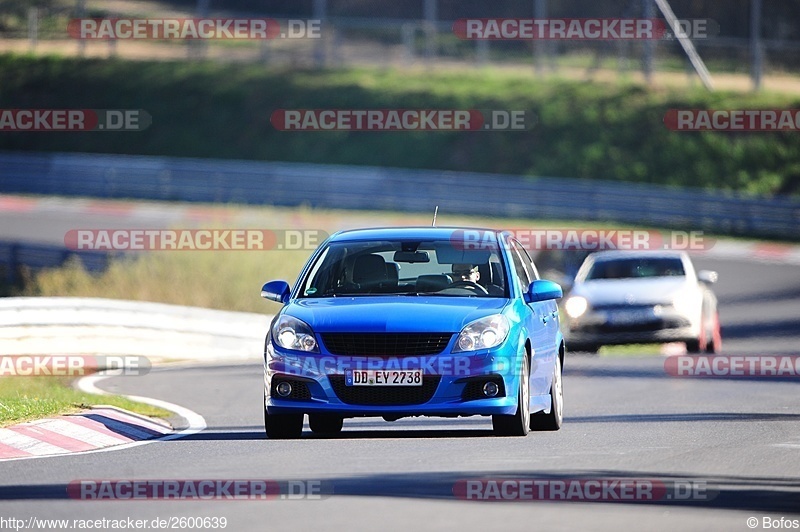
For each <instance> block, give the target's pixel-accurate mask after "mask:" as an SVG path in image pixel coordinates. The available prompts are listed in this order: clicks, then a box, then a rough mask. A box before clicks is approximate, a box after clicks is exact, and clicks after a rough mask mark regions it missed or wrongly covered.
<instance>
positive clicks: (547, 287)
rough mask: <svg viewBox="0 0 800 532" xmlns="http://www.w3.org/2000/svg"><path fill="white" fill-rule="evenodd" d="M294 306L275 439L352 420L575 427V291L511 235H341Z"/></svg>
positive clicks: (280, 331)
mask: <svg viewBox="0 0 800 532" xmlns="http://www.w3.org/2000/svg"><path fill="white" fill-rule="evenodd" d="M261 296H262V297H264V298H266V299H270V300H272V301H276V302H279V303H282V304H283V307H282V308H281V309H280V312H278V314H277V315H276V316H275V318H274V320H273V321H272V324H271V326H270V330H269V332H268V334H267V338H266V342H265V349H264V425H265V428H266V432H267V436H268V437H269V438H272V439H291V438H298V437H300V436H301V434H302V431H303V420H304V417H303V416H304V415H306V414H307V415H308V421H309V427H310V428H311V430H312V431H313V432H315V433H322V434H325V433H327V434H334V433H337V432H339V431H341V430H342V425H343V420H344V419H345V418H353V417H367V416H374V417H383V418H384V419H385V420H386V421H395V420H397V419H400V418H403V417H408V416H440V417H458V416H475V415H480V416H491V417H492V426H493V428H494V432H495V434H497V435H503V436H524V435H526V434H527V433H528V432H529V430H558V429H559V428H560V427H561V422H562V415H563V414H562V412H563V394H562V386H561V368H562V366H563V362H564V353H565V348H564V339H563V336H562V334H561V330H560V325H559V322H560V320H559V314H558V307H557V304H556V300H557V299H559V298H560V297H562V291H561V287H560V286H559V285H558V284H556V283H554V282H551V281H546V280H542V279H539V274H538V272H537V270H536V266H535V265H534V264H533V262H532V261H531V259H530V257H529V256H528V254H527V252H526V251H525V250H524V249H523V247H522V246H521V245H520V244H519V242H517V241H516V240H514V238H513V236H512V235H511V234H510V233H505V232H501V231H496V230H491V229H467V228H452V227H451V228H446V227H394V228H378V229H358V230H349V231H341V232H338V233H336V234H334V235H332V236H331V237H330V238H328V239H327V240H326V241H325V242H323V243H322V244H321V245H320V246H319V248H318V249H317V250H316V251H315V252H314V253H313V255H312V256H311V258H310V259H309V261H308V263H307V264H306V265H305V266H304V267H303V270H302V271H301V273H300V276H299V278H298V281H297V284H296V285H295V286H294V288H290V286H289V284H288V283H286V282H285V281H271V282H268V283H267V284H265V285H264V286H263V288H262V290H261Z"/></svg>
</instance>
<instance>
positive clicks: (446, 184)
mask: <svg viewBox="0 0 800 532" xmlns="http://www.w3.org/2000/svg"><path fill="white" fill-rule="evenodd" d="M0 192H7V193H30V194H54V195H64V196H91V197H101V198H132V199H148V200H171V201H172V200H174V201H189V202H218V203H219V202H221V203H228V202H232V203H245V204H264V205H279V206H299V205H308V206H311V207H318V208H338V209H360V210H365V209H366V210H400V211H410V212H433V208H434V206H435V205H438V206H439V208H440V210H441V211H443V212H452V213H459V214H474V215H483V216H495V217H501V218H503V217H524V218H534V219H537V218H538V219H557V220H585V221H603V222H605V221H609V222H621V223H628V224H636V225H643V226H654V227H667V228H676V229H690V230H702V231H707V232H710V233H717V234H730V235H742V236H760V237H774V238H784V239H798V236H800V235H798V227H800V200H798V199H797V198H792V197H775V198H754V197H748V196H745V195H741V194H735V193H722V192H711V191H704V190H699V189H675V188H669V187H665V186H658V185H646V184H636V183H620V182H608V181H596V180H586V179H566V178H553V177H530V176H517V175H499V174H478V173H466V172H447V171H432V170H409V169H395V168H378V167H364V166H336V165H316V164H302V163H281V162H255V161H235V160H233V161H232V160H211V159H179V158H166V157H144V156H126V155H99V154H76V153H36V154H28V153H16V152H12V153H8V152H6V153H0Z"/></svg>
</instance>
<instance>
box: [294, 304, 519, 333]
mask: <svg viewBox="0 0 800 532" xmlns="http://www.w3.org/2000/svg"><path fill="white" fill-rule="evenodd" d="M507 304H508V300H506V299H503V298H494V297H492V298H478V297H429V296H386V297H383V296H371V297H331V298H319V299H317V298H313V299H311V298H308V299H295V300H293V301H291V302H289V304H288V305H287V306H286V308H285V309H284V312H285V313H286V314H289V315H291V316H294V317H295V318H299V319H301V320H303V321H304V322H306V323H307V324H309V325H310V326H311V328H312V329H313V330H314V332H318V333H324V332H453V333H457V332H459V331H460V330H461V329H462V328H463V327H464V325H466V324H467V323H469V322H471V321H473V320H476V319H479V318H482V317H484V316H489V315H491V314H497V313H499V312H501V311H502V310H503V308H504V307H505V306H506V305H507Z"/></svg>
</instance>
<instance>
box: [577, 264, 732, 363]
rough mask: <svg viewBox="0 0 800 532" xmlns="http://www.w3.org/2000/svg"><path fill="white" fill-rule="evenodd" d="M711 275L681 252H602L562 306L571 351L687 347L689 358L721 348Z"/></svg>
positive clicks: (585, 266) (714, 276)
mask: <svg viewBox="0 0 800 532" xmlns="http://www.w3.org/2000/svg"><path fill="white" fill-rule="evenodd" d="M716 280H717V273H716V272H712V271H705V270H703V271H700V272H695V269H694V265H693V264H692V261H691V259H690V258H689V255H688V254H686V253H685V252H678V251H603V252H599V253H593V254H592V255H589V256H588V257H586V260H585V261H584V262H583V264H582V265H581V267H580V269H579V270H578V274H577V276H576V277H575V282H574V284H573V286H572V289H571V291H570V293H569V296H568V297H567V298H566V300H565V302H564V311H565V313H566V315H567V323H566V327H564V329H565V331H564V333H565V336H566V340H567V347H568V348H569V350H570V351H586V352H590V353H595V352H597V350H598V348H599V347H600V346H602V345H619V344H634V343H668V342H685V343H686V350H687V351H688V352H690V353H698V352H700V351H706V352H709V353H718V352H719V351H720V348H721V346H722V339H721V335H720V326H719V315H718V313H717V298H716V297H715V296H714V293H713V292H712V291H711V290H710V288H709V285H711V284H713V283H714V282H716Z"/></svg>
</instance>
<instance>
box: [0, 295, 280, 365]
mask: <svg viewBox="0 0 800 532" xmlns="http://www.w3.org/2000/svg"><path fill="white" fill-rule="evenodd" d="M266 310H274V309H267V308H266V307H265V311H266ZM271 320H272V315H270V314H266V313H265V314H256V313H251V312H232V311H226V310H214V309H205V308H196V307H185V306H180V305H168V304H165V303H150V302H146V301H121V300H114V299H101V298H79V297H9V298H0V355H12V354H13V355H32V354H42V353H59V354H103V355H139V356H146V357H148V358H150V359H167V360H195V361H212V360H229V361H232V360H258V359H260V358H261V357H263V353H264V338H265V336H266V334H267V329H269V324H270V321H271Z"/></svg>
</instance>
